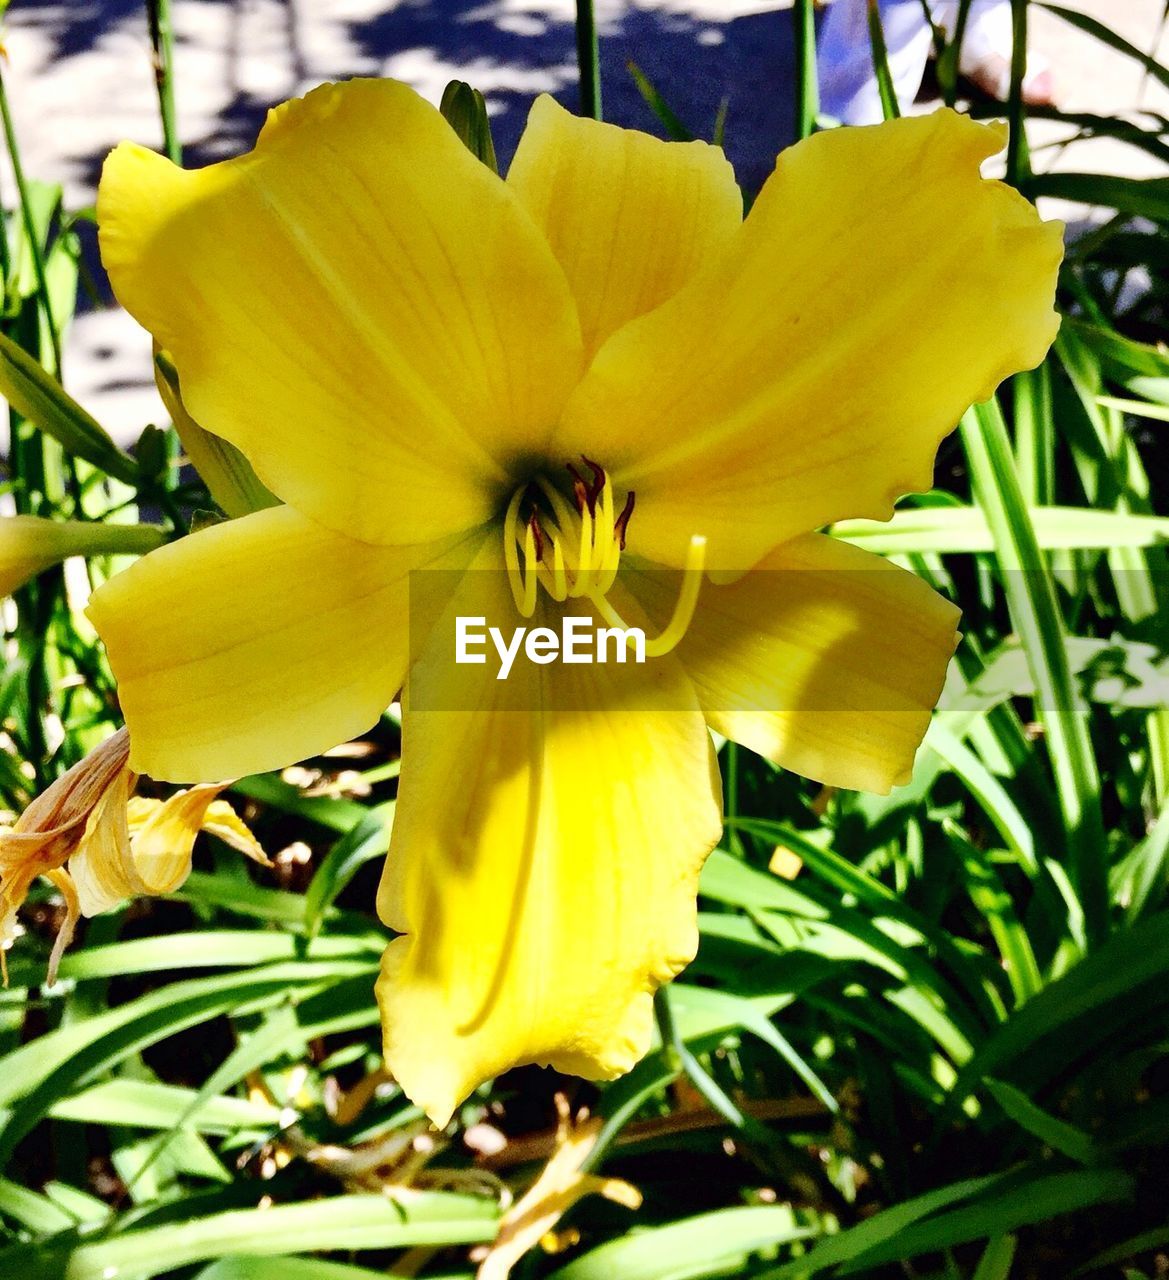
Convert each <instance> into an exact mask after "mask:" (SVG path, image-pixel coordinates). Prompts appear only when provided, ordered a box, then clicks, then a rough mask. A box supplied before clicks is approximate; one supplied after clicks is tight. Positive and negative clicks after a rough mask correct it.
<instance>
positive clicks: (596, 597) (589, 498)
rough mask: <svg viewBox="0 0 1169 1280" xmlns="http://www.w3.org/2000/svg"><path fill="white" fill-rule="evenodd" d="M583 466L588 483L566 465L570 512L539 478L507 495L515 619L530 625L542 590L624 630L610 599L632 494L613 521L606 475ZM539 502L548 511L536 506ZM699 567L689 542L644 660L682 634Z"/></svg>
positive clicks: (701, 551) (700, 545)
mask: <svg viewBox="0 0 1169 1280" xmlns="http://www.w3.org/2000/svg"><path fill="white" fill-rule="evenodd" d="M582 461H583V462H584V465H585V466H586V467H587V468H588V469H589V471H590V473H591V477H590V479H589V480H587V481H586V480H585V478H584V477H583V476H582V475H581V473H580V471H578V470H577V468H576V466H575V465H574V464H573V463H568V464H567V468H568V473H569V475H571V476H572V484H573V498H574V500H575V505H576V510H575V511H574V510H573V508H572V504H570V502H569V501H568V500H567V499H566V498H565V496H564V494H563V493H562V492H561V491H560V490H559V489H557V488H556V486H555V485H553V484H552V483H551V482H550V481H549V480H547V479H546V478H545V477H543V476H539V477H537V478H536V479H535V480H534V481H533V482H532V483H531V484H529V485H527V486H525V487H524V488H522V489H517V490H516V492H515V493H514V494H513V495H512V499H511V502H510V504H509V506H508V509H507V516H506V518H505V521H504V540H503V542H504V558H505V562H506V564H507V573H508V580H509V583H510V585H511V591H512V597H513V599H514V600H515V605H516V608H517V609H518V610H519V612H520V614H521V615H522V616H523V617H525V618H530V617H531V616H532V614H533V613H534V612H535V608H536V597H537V593H538V588H539V587H540V586H541V585H542V586H543V587H544V590H545V591H547V592H548V594H549V596H551V598H552V599H553V600H556V601H558V602H562V601H564V600H567V599H582V598H583V599H587V600H589V601H590V602H591V603H592V605H593V606H594V607H595V608H596V610H597V612H598V613H599V614H600V615H601V617H602V618H604V620H605V621H606V622H607V623H608V624H609V625H610V626H613V627H620V628H621V629H622V630H624V631H629V630H630V628H629V627H628V625H627V624H626V623H625V621H624V619H623V618H622V617H621V615H620V613H619V612H618V611H617V610H616V609H615V608H614V607H613V605H612V604H611V603H610V601H609V598H608V596H609V591H610V590H611V588H612V586H613V584H614V582H615V581H616V580H617V573H618V570H619V568H620V566H621V553H622V551H624V549H625V535H626V532H627V530H628V528H629V521H630V518H631V517H632V515H633V507H634V501H635V499H634V494H633V492H632V491H630V492H629V493H627V494H626V495H625V503H624V505H623V506H622V508H621V512H620V514H619V515H617V516H616V517H614V514H613V507H614V495H613V486H612V484H611V483H610V481H609V478H608V476H607V475H606V474H605V471H604V468H602V467H601V466H600V465H599V464H598V463H596V462H593V461H592V460H591V459H589V458H587V457H583V455H582ZM541 499H543V502H544V503H546V504H547V505H546V506H541V505H540V500H541ZM525 502H526V503H527V504H528V506H527V507H526V508H525V507H524V503H525ZM521 551H522V564H521ZM549 552H550V553H551V554H550V555H549ZM705 564H706V539H705V538H701V537H694V538H691V540H690V546H689V549H688V550H687V554H686V564H685V567H684V568H683V570H682V586H681V590H680V591H679V593H678V599H677V601H676V602H675V604H674V611H673V614H672V615H671V617H670V620H669V622H667V623H666V626H665V627H664V628H663V630H662V632H661V634H660V635H658V636H655V637H653V638H652V639H647V640H646V642H645V653H646V656H647V657H659V656H660V655H662V654H664V653H669V652H670V650H671V649H674V648H675V647H676V646H677V645H678V643H679V642H680V641H681V639H682V637H683V636H684V635H685V634H686V630H687V628H688V627H689V626H690V623H691V620H692V619H693V617H694V610H695V607H696V606H697V603H698V593H699V591H700V589H701V586H702V573H703V569H704V567H705Z"/></svg>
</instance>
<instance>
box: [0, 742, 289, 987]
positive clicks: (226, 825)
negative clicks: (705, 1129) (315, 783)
mask: <svg viewBox="0 0 1169 1280" xmlns="http://www.w3.org/2000/svg"><path fill="white" fill-rule="evenodd" d="M129 758H130V740H129V735H128V734H127V731H126V730H125V729H119V730H118V732H117V733H115V734H113V735H112V736H111V737H109V738H107V739H106V740H105V741H104V742H103V743H101V744H100V745H99V746H98V747H96V748H95V749H94V750H93V751H91V752H90V753H89V755H87V756H86V757H85V758H84V759H83V760H80V761H78V763H77V764H75V765H74V766H73V767H72V768H71V769H70V770H69V771H68V772H67V773H64V774H62V775H61V777H60V778H58V779H57V781H56V782H54V783H53V785H52V786H51V787H49V788H48V789H47V790H46V791H44V792H43V793H42V794H41V795H39V796H38V797H37V798H36V799H35V800H34V801H33V802H32V804H30V805H29V807H28V808H27V809H26V810H25V811H24V812H23V813H22V814H21V815H20V817H19V818H18V819H17V820H16V823H15V824H14V825H13V827H12V828H11V829H10V830H6V831H0V945H3V944H4V943H9V942H11V940H12V935H13V926H14V924H15V920H16V913H17V911H18V910H19V909H20V907H21V906H22V905H23V904H24V900H25V898H26V897H27V896H28V891H29V889H30V888H31V887H32V884H33V882H34V881H35V880H36V879H37V877H38V876H45V877H46V878H48V879H49V880H51V881H52V882H53V884H54V885H56V887H57V888H58V889H59V890H60V891H61V894H62V896H63V897H64V899H65V923H64V924H63V925H62V927H61V930H60V932H59V933H58V934H57V940H56V943H55V945H54V947H53V953H52V956H51V958H50V961H49V981H50V982H52V981H53V979H54V978H55V976H56V972H57V965H58V964H59V962H60V959H61V955H62V953H63V952H64V950H65V948H66V947H67V946H68V945H69V942H70V940H71V939H72V937H73V931H74V929H75V928H76V926H77V921H78V919H79V917H81V916H83V915H85V916H95V915H99V914H100V913H101V912H103V911H108V910H109V909H110V908H111V907H113V906H116V905H117V904H118V903H120V902H123V901H124V900H125V899H127V898H132V897H138V896H142V895H157V894H164V893H173V892H174V891H175V890H176V889H178V888H180V886H181V885H182V884H183V882H184V881H185V880H186V878H187V876H189V875H190V873H191V856H192V853H193V851H194V846H195V837H196V836H197V835H198V834H199V832H200V831H209V832H211V833H212V834H213V835H216V836H218V837H219V838H220V839H221V840H224V841H225V842H226V843H227V844H229V845H231V846H232V847H233V848H235V849H238V850H239V851H240V852H241V853H243V854H244V855H246V856H247V857H249V858H252V859H253V860H254V861H256V862H260V863H262V864H264V865H268V858H267V856H266V854H265V853H264V850H263V849H262V848H261V847H260V844H259V842H258V841H257V840H256V838H255V836H254V835H252V833H251V831H250V830H248V828H247V826H246V825H245V824H244V822H243V821H242V820H241V819H240V818H239V817H238V816H237V814H236V813H235V810H234V809H232V807H231V806H230V805H229V804H228V803H227V802H226V801H225V800H220V799H218V796H219V794H220V792H222V791H223V790H224V789H225V787H227V785H228V784H227V783H222V782H221V783H211V784H203V785H200V786H195V787H191V788H190V790H186V791H179V792H176V793H175V794H174V795H173V796H170V797H168V798H167V799H166V800H158V799H148V798H146V797H143V796H136V795H134V788H135V786H136V785H137V782H138V779H137V776H136V775H135V774H134V773H133V772H132V771H131V770H130V768H129V766H128V761H129ZM0 954H2V953H0Z"/></svg>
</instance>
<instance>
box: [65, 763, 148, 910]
mask: <svg viewBox="0 0 1169 1280" xmlns="http://www.w3.org/2000/svg"><path fill="white" fill-rule="evenodd" d="M133 783H134V775H133V774H132V773H131V772H130V770H129V769H123V770H122V771H121V773H120V774H119V775H118V777H117V778H116V779H115V781H114V783H113V785H111V786H110V787H109V789H108V790H107V791H106V792H105V794H104V795H103V796H102V798H101V800H100V801H99V802H98V804H97V806H96V807H95V809H94V811H93V813H92V814H91V815H90V819H89V822H88V823H87V824H86V827H85V835H84V837H83V838H82V840H81V843H80V844H79V845H78V847H77V850H76V852H75V853H74V854H73V856H72V857H71V858H70V859H69V874H70V875H71V876H72V878H73V883H74V884H75V885H76V887H77V896H78V899H79V901H80V904H81V914H82V915H85V916H96V915H100V914H101V913H102V912H103V911H108V910H109V909H110V908H111V907H116V906H117V905H118V904H119V903H120V902H125V900H126V899H127V898H132V897H134V896H135V895H136V894H139V893H144V892H145V889H144V887H143V886H142V883H141V881H140V880H139V879H138V877H137V876H136V875H135V873H134V860H133V857H132V856H131V853H130V824H129V804H130V793H131V790H132V789H133ZM154 803H159V802H158V801H155V802H154Z"/></svg>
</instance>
